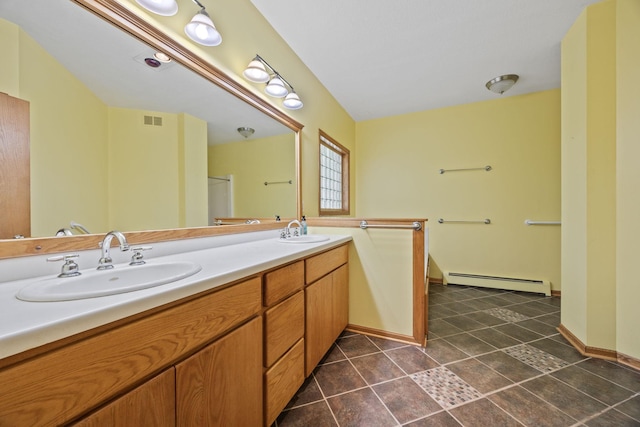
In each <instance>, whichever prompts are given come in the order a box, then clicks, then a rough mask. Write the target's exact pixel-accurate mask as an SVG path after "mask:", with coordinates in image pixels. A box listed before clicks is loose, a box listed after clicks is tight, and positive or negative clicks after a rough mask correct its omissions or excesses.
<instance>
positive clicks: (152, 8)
mask: <svg viewBox="0 0 640 427" xmlns="http://www.w3.org/2000/svg"><path fill="white" fill-rule="evenodd" d="M136 2H137V3H138V4H139V5H140V6H142V7H144V8H145V9H147V10H148V11H149V12H153V13H155V14H158V15H162V16H173V15H175V14H176V13H177V12H178V3H177V2H176V0H136Z"/></svg>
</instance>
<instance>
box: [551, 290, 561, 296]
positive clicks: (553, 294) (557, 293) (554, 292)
mask: <svg viewBox="0 0 640 427" xmlns="http://www.w3.org/2000/svg"><path fill="white" fill-rule="evenodd" d="M551 296H552V297H561V296H562V291H554V290H553V289H552V290H551Z"/></svg>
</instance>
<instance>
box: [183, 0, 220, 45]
mask: <svg viewBox="0 0 640 427" xmlns="http://www.w3.org/2000/svg"><path fill="white" fill-rule="evenodd" d="M193 2H194V3H195V4H197V5H198V6H200V11H199V12H198V13H196V15H195V16H194V17H193V19H192V20H191V22H189V23H188V24H187V25H186V26H185V27H184V32H185V33H186V34H187V36H189V38H190V39H191V40H193V41H194V42H196V43H199V44H201V45H204V46H218V45H219V44H220V43H222V36H221V35H220V33H219V32H218V30H216V26H215V25H213V21H212V20H211V17H210V16H209V14H208V13H207V11H206V10H205V7H204V6H203V5H202V3H200V2H199V1H198V0H193Z"/></svg>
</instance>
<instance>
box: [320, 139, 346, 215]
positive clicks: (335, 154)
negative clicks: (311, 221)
mask: <svg viewBox="0 0 640 427" xmlns="http://www.w3.org/2000/svg"><path fill="white" fill-rule="evenodd" d="M320 215H349V150H347V149H346V148H344V147H343V146H342V145H340V144H339V143H338V142H337V141H336V140H334V139H333V138H331V137H330V136H329V135H327V134H326V133H324V132H322V131H320Z"/></svg>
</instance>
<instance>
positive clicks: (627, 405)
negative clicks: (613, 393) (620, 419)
mask: <svg viewBox="0 0 640 427" xmlns="http://www.w3.org/2000/svg"><path fill="white" fill-rule="evenodd" d="M616 409H617V410H618V411H620V412H622V413H623V414H627V415H628V416H630V417H631V418H633V419H635V420H637V421H640V395H638V396H635V397H634V398H632V399H629V400H627V401H626V402H623V403H621V404H619V405H618V406H616Z"/></svg>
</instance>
